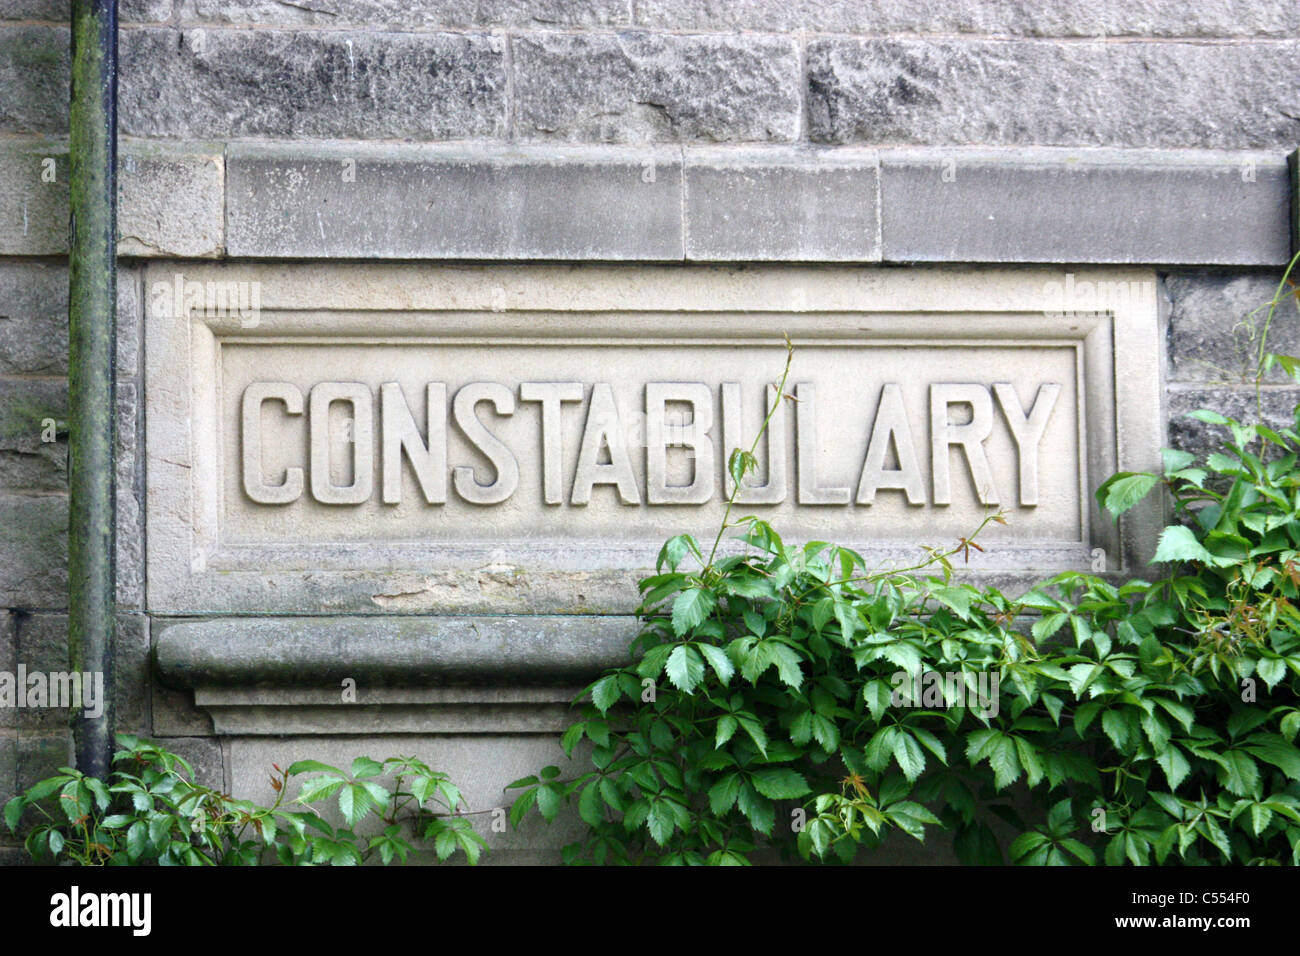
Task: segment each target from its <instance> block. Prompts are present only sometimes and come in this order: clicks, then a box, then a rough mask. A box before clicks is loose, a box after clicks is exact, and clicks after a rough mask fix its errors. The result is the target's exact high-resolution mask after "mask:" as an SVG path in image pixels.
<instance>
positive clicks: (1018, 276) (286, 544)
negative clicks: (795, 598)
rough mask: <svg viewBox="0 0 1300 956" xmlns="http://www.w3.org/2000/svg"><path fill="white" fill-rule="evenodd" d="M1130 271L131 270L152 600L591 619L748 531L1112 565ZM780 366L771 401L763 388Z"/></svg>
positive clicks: (1124, 546)
mask: <svg viewBox="0 0 1300 956" xmlns="http://www.w3.org/2000/svg"><path fill="white" fill-rule="evenodd" d="M1154 289H1155V286H1154V275H1153V274H1152V273H1150V272H1144V271H1140V270H1105V271H1096V272H1093V271H1087V272H1080V273H1078V274H1076V273H1067V272H1065V271H1063V270H1047V269H1017V270H979V269H954V268H947V269H925V268H922V269H914V270H908V271H901V270H882V269H871V268H843V267H827V268H814V267H788V266H782V267H756V268H717V267H680V266H674V267H649V268H647V267H644V266H642V267H636V268H623V267H599V266H598V267H592V266H582V267H542V266H537V267H529V266H510V267H479V266H474V267H470V266H464V267H454V266H425V265H418V266H417V265H412V266H397V265H384V266H339V265H331V266H318V265H298V266H292V265H288V266H275V267H271V266H239V265H231V264H224V265H213V266H204V267H187V268H186V269H184V270H182V271H178V270H176V269H166V268H155V269H151V270H150V271H149V273H148V275H147V278H146V295H147V297H148V302H149V316H148V338H147V348H148V350H149V362H148V368H149V370H150V371H149V379H148V383H147V391H148V416H149V418H148V421H149V427H148V435H149V438H148V485H149V489H148V490H149V495H148V502H149V506H148V535H149V540H148V554H149V601H150V606H151V610H154V611H158V612H163V613H172V614H261V613H282V614H283V613H293V612H304V611H307V610H309V609H310V611H311V612H313V613H320V612H322V611H325V612H340V613H347V614H404V613H438V612H447V613H463V612H475V613H497V614H524V613H538V614H556V613H561V614H573V613H577V614H593V613H594V614H611V613H627V612H628V611H629V610H630V609H631V608H632V607H633V606H634V605H635V594H636V592H635V588H634V581H635V579H636V577H637V576H638V574H639V573H642V572H643V571H644V570H645V569H647V568H649V567H651V566H652V564H653V560H654V557H655V554H656V553H657V551H658V548H659V546H660V544H661V543H662V541H663V539H664V538H666V537H667V536H669V535H672V534H676V533H678V532H682V531H688V532H692V533H695V534H698V535H704V534H710V533H711V531H712V530H713V529H715V528H716V526H717V522H718V521H719V519H720V517H721V514H722V509H723V506H724V503H725V500H726V497H727V495H728V494H729V493H730V490H731V488H730V478H729V476H728V475H727V469H726V462H727V458H728V455H729V453H730V451H731V450H732V449H733V448H735V447H737V446H743V447H746V448H748V447H749V446H750V445H751V444H752V443H753V442H754V439H755V436H756V434H757V429H758V427H759V425H760V423H761V421H762V419H763V417H764V416H765V414H766V413H767V412H768V410H769V409H772V408H774V409H775V411H774V412H773V417H772V424H771V427H770V429H769V431H768V433H767V434H766V436H765V437H764V438H763V439H762V440H761V441H759V442H758V445H757V449H756V456H757V458H758V461H759V464H760V468H759V473H758V474H757V475H756V476H754V477H753V478H751V479H750V480H749V482H748V483H747V486H746V487H745V488H744V489H743V490H742V493H741V495H740V497H739V499H738V500H739V501H740V503H741V507H742V510H741V512H740V513H754V514H758V515H761V516H763V517H765V518H768V519H770V520H771V521H772V522H773V523H774V524H775V525H776V526H777V528H778V529H779V530H780V531H781V532H782V533H783V535H785V536H786V537H787V539H794V540H813V539H815V540H829V541H835V542H838V543H842V544H846V545H849V546H851V547H854V548H856V549H858V550H860V551H862V552H864V553H866V554H869V555H872V556H875V557H876V558H878V559H879V560H881V561H889V560H894V559H900V558H907V557H910V556H912V555H914V554H915V553H916V549H917V547H918V545H921V544H933V545H944V544H948V543H950V542H952V541H954V540H956V539H957V538H958V537H960V536H962V535H966V534H969V533H970V532H971V531H972V530H973V529H974V528H975V527H976V526H977V525H978V524H979V523H980V521H981V519H982V518H983V517H984V516H985V515H986V514H988V513H990V512H993V511H1000V512H1002V513H1003V514H1004V515H1005V517H1006V519H1007V523H1006V524H1005V525H996V526H993V527H991V528H990V529H988V530H987V531H986V533H985V535H984V536H983V538H982V541H983V543H984V545H985V547H986V551H985V552H983V553H981V554H976V555H975V558H974V560H973V561H972V563H971V567H972V570H973V571H974V572H975V573H977V574H984V575H990V574H992V575H999V576H1003V577H1005V576H1015V575H1016V574H1018V573H1023V572H1032V574H1034V575H1041V574H1043V573H1045V572H1051V571H1054V570H1058V569H1065V568H1070V567H1075V568H1088V567H1093V568H1098V567H1099V564H1100V565H1101V566H1102V567H1101V568H1100V569H1105V570H1116V569H1118V568H1119V567H1120V566H1121V565H1122V564H1123V563H1124V562H1130V563H1131V562H1133V561H1136V560H1139V559H1140V558H1141V557H1142V555H1143V553H1144V551H1148V550H1149V548H1150V546H1151V544H1152V541H1151V539H1150V535H1151V529H1152V527H1154V525H1153V521H1154V520H1155V518H1156V517H1157V516H1153V515H1150V514H1149V513H1145V512H1141V511H1139V512H1137V513H1135V514H1134V515H1132V516H1131V517H1129V518H1126V519H1125V522H1124V524H1123V525H1120V526H1117V525H1116V524H1115V523H1114V522H1113V521H1111V520H1110V519H1109V518H1108V517H1105V516H1103V515H1102V514H1101V513H1100V512H1099V510H1098V508H1097V507H1096V504H1095V502H1094V499H1093V494H1092V493H1093V491H1094V490H1095V488H1096V486H1097V485H1098V484H1099V483H1100V482H1101V481H1102V480H1103V479H1104V478H1105V477H1106V476H1108V475H1109V474H1111V473H1112V472H1113V471H1116V470H1120V469H1125V470H1133V469H1139V468H1149V467H1154V466H1155V465H1156V463H1157V462H1158V448H1159V447H1160V445H1161V443H1162V437H1163V436H1162V434H1161V431H1160V428H1159V425H1158V424H1157V423H1158V422H1160V421H1162V420H1163V418H1162V416H1161V415H1160V414H1159V407H1160V394H1161V393H1160V380H1159V372H1158V369H1159V368H1160V357H1161V352H1160V335H1159V322H1158V315H1157V308H1156V296H1155V292H1154ZM785 336H788V337H789V339H790V341H791V342H792V343H793V346H794V358H793V363H792V366H791V370H790V374H789V378H788V381H787V386H786V394H787V395H789V396H791V398H780V397H778V396H777V394H776V392H775V389H774V385H773V383H775V382H776V381H777V380H778V379H779V378H780V376H781V372H782V367H783V364H784V360H785V345H784V337H785Z"/></svg>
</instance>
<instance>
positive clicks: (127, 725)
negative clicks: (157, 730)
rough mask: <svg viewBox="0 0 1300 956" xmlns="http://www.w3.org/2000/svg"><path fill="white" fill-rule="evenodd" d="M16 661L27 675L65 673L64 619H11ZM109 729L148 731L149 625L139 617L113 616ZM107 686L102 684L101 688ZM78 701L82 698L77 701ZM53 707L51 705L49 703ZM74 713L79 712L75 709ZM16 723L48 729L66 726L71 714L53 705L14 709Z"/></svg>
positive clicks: (50, 616)
mask: <svg viewBox="0 0 1300 956" xmlns="http://www.w3.org/2000/svg"><path fill="white" fill-rule="evenodd" d="M17 645H18V650H17V654H16V661H17V663H21V664H22V665H24V666H25V667H26V669H27V672H28V673H32V672H33V671H41V672H44V673H46V674H50V673H54V672H66V671H68V670H69V669H70V664H69V660H68V617H67V615H66V614H61V613H44V612H38V613H34V614H22V615H18V616H17ZM113 648H114V657H113V660H114V667H115V668H116V670H115V672H114V680H113V706H114V708H115V713H114V724H113V726H114V728H115V731H116V732H117V733H146V734H147V733H148V732H149V685H150V683H151V675H150V661H149V625H148V621H147V620H146V619H145V617H144V616H143V615H140V614H119V615H118V618H117V628H116V634H115V636H114V642H113ZM104 686H105V687H107V681H106V682H105V684H104ZM83 702H84V698H83ZM51 703H53V701H51ZM76 709H78V710H79V709H80V708H76ZM16 713H17V714H18V725H19V726H20V727H24V728H42V729H44V730H46V731H52V730H54V729H56V728H61V727H66V726H67V724H68V720H69V718H70V716H71V712H70V711H69V709H67V708H56V707H53V706H50V707H46V708H42V709H28V708H23V709H20V710H18V711H16Z"/></svg>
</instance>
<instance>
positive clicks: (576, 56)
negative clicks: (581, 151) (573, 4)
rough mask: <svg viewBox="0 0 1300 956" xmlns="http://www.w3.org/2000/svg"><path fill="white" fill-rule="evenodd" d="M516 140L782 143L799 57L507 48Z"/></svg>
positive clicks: (739, 45) (780, 43)
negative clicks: (509, 50) (510, 60)
mask: <svg viewBox="0 0 1300 956" xmlns="http://www.w3.org/2000/svg"><path fill="white" fill-rule="evenodd" d="M512 43H513V46H512V56H513V59H514V73H515V128H516V133H517V134H518V135H519V136H520V137H521V138H524V139H555V140H598V141H601V142H648V141H665V140H667V141H692V140H706V141H717V142H730V141H762V142H786V141H791V140H794V139H797V138H798V136H799V110H800V102H799V101H800V95H799V87H800V83H799V55H798V50H797V47H796V44H795V42H794V40H793V39H790V38H784V37H760V36H723V35H705V36H701V35H694V36H684V35H667V34H652V33H640V32H636V33H619V34H588V35H574V34H561V33H547V34H537V35H529V36H520V37H516V38H514V40H513V41H512Z"/></svg>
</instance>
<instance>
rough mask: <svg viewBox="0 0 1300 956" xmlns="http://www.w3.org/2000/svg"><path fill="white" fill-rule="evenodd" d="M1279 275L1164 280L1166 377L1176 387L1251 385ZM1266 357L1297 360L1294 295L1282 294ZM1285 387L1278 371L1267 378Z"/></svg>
mask: <svg viewBox="0 0 1300 956" xmlns="http://www.w3.org/2000/svg"><path fill="white" fill-rule="evenodd" d="M1280 279H1281V276H1280V275H1279V274H1266V275H1260V274H1257V273H1240V272H1238V273H1233V272H1203V271H1202V272H1189V273H1173V274H1171V275H1169V276H1167V277H1166V278H1165V287H1166V288H1167V289H1168V291H1169V298H1170V301H1171V309H1170V314H1169V373H1170V378H1171V379H1172V380H1174V381H1178V382H1206V383H1208V382H1239V383H1240V382H1247V381H1249V382H1253V381H1254V377H1255V370H1256V367H1257V363H1258V360H1259V353H1260V346H1261V338H1262V337H1263V336H1264V327H1265V324H1266V322H1268V314H1269V304H1270V303H1271V302H1272V301H1273V296H1274V295H1275V294H1276V293H1277V291H1278V281H1279V280H1280ZM1263 344H1264V345H1265V347H1266V349H1267V350H1268V351H1270V352H1280V353H1282V354H1283V355H1300V315H1297V311H1296V300H1295V296H1294V295H1285V294H1284V295H1283V297H1282V299H1281V300H1280V301H1279V303H1278V306H1277V308H1276V310H1274V313H1273V318H1272V321H1271V322H1268V333H1267V340H1266V342H1265V343H1263ZM1266 381H1269V382H1275V383H1280V382H1287V381H1289V379H1288V377H1287V376H1286V375H1285V373H1283V371H1282V370H1281V369H1274V370H1273V371H1272V372H1271V373H1270V374H1269V376H1268V378H1267V379H1266Z"/></svg>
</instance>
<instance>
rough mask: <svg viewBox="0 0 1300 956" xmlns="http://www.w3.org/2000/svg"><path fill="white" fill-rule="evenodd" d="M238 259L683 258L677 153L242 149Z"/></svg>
mask: <svg viewBox="0 0 1300 956" xmlns="http://www.w3.org/2000/svg"><path fill="white" fill-rule="evenodd" d="M227 161H228V163H229V182H230V190H229V198H228V217H229V224H230V225H229V229H230V235H229V240H228V241H229V251H230V254H231V255H232V256H250V257H251V256H261V257H276V258H279V257H286V256H289V257H303V258H306V257H321V256H329V257H345V258H356V259H369V258H391V259H402V258H444V259H456V258H465V259H651V260H654V259H680V258H681V257H682V248H683V247H682V212H681V176H682V173H681V160H680V157H679V155H678V154H677V153H676V152H675V151H671V150H667V149H662V148H659V149H648V150H645V151H642V152H637V153H636V154H635V155H629V154H628V151H625V150H600V149H596V150H590V149H580V150H566V149H555V148H547V149H542V150H515V149H493V148H482V147H478V148H474V147H416V148H411V147H386V148H376V147H364V148H362V147H343V146H340V147H331V148H323V147H313V148H310V149H301V150H300V149H294V148H286V147H260V146H232V147H231V149H230V153H229V156H228V160H227Z"/></svg>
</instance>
